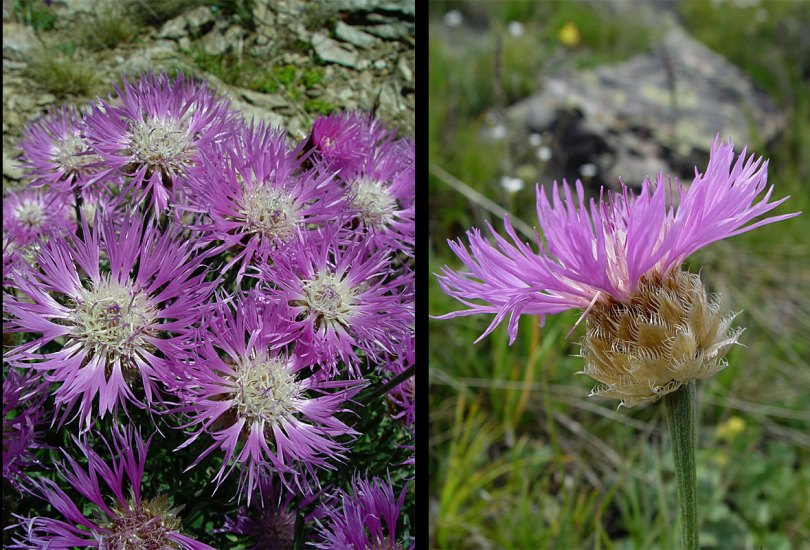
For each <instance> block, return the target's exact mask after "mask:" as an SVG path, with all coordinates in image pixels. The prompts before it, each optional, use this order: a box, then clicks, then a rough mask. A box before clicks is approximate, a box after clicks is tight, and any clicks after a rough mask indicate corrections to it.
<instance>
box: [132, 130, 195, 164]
mask: <svg viewBox="0 0 810 550" xmlns="http://www.w3.org/2000/svg"><path fill="white" fill-rule="evenodd" d="M129 143H130V147H131V151H132V156H133V157H134V158H135V160H136V161H138V162H140V163H142V164H145V165H147V166H149V167H150V168H152V169H162V170H164V171H166V172H175V173H177V172H181V171H182V169H183V167H184V166H185V165H186V164H187V163H188V161H189V160H190V159H191V156H192V153H193V149H192V147H191V144H190V140H189V135H188V130H187V128H186V125H185V124H184V123H183V122H182V121H177V120H172V119H170V118H165V119H164V118H149V119H147V120H142V121H138V123H136V124H134V125H133V126H132V127H131V128H130V136H129Z"/></svg>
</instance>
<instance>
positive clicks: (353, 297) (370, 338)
mask: <svg viewBox="0 0 810 550" xmlns="http://www.w3.org/2000/svg"><path fill="white" fill-rule="evenodd" d="M391 272H392V269H391V265H390V263H389V258H388V255H387V254H386V253H385V252H384V251H378V252H370V251H369V250H368V248H367V247H366V246H365V243H363V242H355V241H347V242H344V243H341V242H340V241H339V237H338V234H337V233H336V232H335V231H332V230H329V229H326V230H324V231H322V232H320V233H319V234H318V235H311V236H310V237H308V238H304V237H299V239H298V241H297V242H296V243H295V245H294V249H293V250H292V251H291V252H290V253H289V254H287V255H283V256H279V257H278V258H277V261H276V264H275V265H273V266H259V277H260V280H261V282H262V285H261V286H260V287H259V288H260V290H261V292H262V293H264V294H265V295H266V296H267V298H268V299H269V300H270V301H274V302H277V303H282V304H288V305H289V318H290V319H291V320H292V325H291V327H290V331H291V337H292V338H293V339H294V341H295V351H296V354H298V355H300V356H301V357H303V358H305V359H306V360H308V361H310V363H311V364H314V363H321V364H322V365H324V366H326V367H327V370H328V371H331V370H332V368H333V367H334V366H335V365H336V364H337V362H338V361H339V360H340V361H342V362H343V363H345V364H346V365H347V366H348V367H349V371H350V372H351V373H352V374H354V375H359V373H360V368H359V359H358V357H357V354H356V352H355V349H361V350H362V351H363V352H364V353H365V355H366V357H368V358H371V359H372V360H375V361H376V360H377V358H378V355H379V354H380V352H389V353H390V352H391V350H392V349H393V348H394V344H395V343H396V342H397V341H399V340H400V339H401V338H402V336H403V335H404V334H405V333H406V332H407V330H408V326H409V324H410V323H411V322H412V319H413V299H412V295H411V294H410V293H409V292H408V290H406V289H404V288H403V285H405V284H406V283H407V278H405V277H403V278H401V280H396V279H394V280H391V278H390V276H391Z"/></svg>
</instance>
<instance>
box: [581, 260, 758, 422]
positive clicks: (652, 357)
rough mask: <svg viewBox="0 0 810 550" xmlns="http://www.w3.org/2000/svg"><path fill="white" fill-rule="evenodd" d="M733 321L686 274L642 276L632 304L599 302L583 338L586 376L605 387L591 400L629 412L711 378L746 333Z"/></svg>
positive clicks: (695, 279)
mask: <svg viewBox="0 0 810 550" xmlns="http://www.w3.org/2000/svg"><path fill="white" fill-rule="evenodd" d="M735 316H736V314H723V312H721V305H720V300H719V297H718V296H712V297H707V296H706V291H705V289H704V288H703V283H701V281H700V277H699V276H698V275H695V274H692V273H688V272H684V271H677V272H671V273H668V274H666V275H660V274H653V275H647V276H645V277H644V278H642V279H641V281H640V282H639V285H638V290H637V291H636V292H635V293H634V294H633V295H632V296H631V297H630V299H628V300H627V301H624V302H618V301H616V300H614V299H609V300H607V301H598V302H597V303H596V304H595V305H594V306H593V308H592V309H591V310H590V312H588V316H587V318H586V322H587V333H586V336H585V338H584V339H583V341H582V357H583V358H585V361H586V366H585V369H584V370H583V371H582V373H583V374H587V375H588V376H590V377H591V378H594V379H596V380H598V381H599V382H601V384H600V385H599V386H597V387H595V388H594V389H593V391H592V392H591V395H603V396H606V397H613V398H616V399H621V400H622V405H624V406H627V407H632V406H633V405H637V404H639V403H647V402H652V401H656V400H658V399H659V398H660V397H661V396H663V395H665V394H667V393H670V392H673V391H675V390H677V389H678V388H679V387H681V385H683V384H685V383H687V382H688V381H689V380H694V379H703V378H708V377H710V376H713V375H714V374H715V373H717V372H719V371H721V370H722V369H724V368H725V367H726V365H727V362H726V360H725V359H724V356H725V354H726V353H727V352H728V350H729V348H731V346H732V345H734V344H736V343H737V340H738V338H739V336H740V334H742V332H743V330H744V329H742V328H731V322H732V320H733V319H734V317H735Z"/></svg>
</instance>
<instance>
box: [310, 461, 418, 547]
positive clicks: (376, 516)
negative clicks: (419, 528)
mask: <svg viewBox="0 0 810 550" xmlns="http://www.w3.org/2000/svg"><path fill="white" fill-rule="evenodd" d="M407 488H408V486H407V484H406V485H405V486H404V487H403V488H402V491H401V492H400V493H399V497H397V496H396V495H395V494H394V489H393V487H392V486H391V479H390V477H389V478H388V479H387V480H382V479H380V478H378V477H375V478H374V479H372V480H371V481H368V480H365V479H362V478H361V477H360V476H359V475H355V478H354V479H353V480H352V484H351V488H350V491H349V492H346V491H343V490H342V489H340V490H338V492H337V495H336V500H337V501H338V505H337V506H336V507H332V506H329V505H327V506H324V507H323V509H322V513H323V515H324V516H325V517H324V521H323V522H321V521H320V520H318V521H317V523H318V526H319V527H318V535H319V536H320V539H321V540H320V541H319V542H316V543H311V544H312V546H313V547H314V548H321V549H324V550H326V549H331V548H345V549H346V550H365V549H367V548H379V549H380V550H404V549H405V548H413V544H414V541H412V540H411V541H398V540H397V538H396V527H397V521H398V519H399V515H400V512H401V511H402V505H403V504H404V503H405V492H406V490H407ZM407 543H410V544H409V545H408V544H407Z"/></svg>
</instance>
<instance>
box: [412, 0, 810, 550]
mask: <svg viewBox="0 0 810 550" xmlns="http://www.w3.org/2000/svg"><path fill="white" fill-rule="evenodd" d="M431 7H432V9H431V15H432V16H433V17H435V18H438V20H439V21H440V18H441V16H442V15H443V13H444V12H445V11H447V10H448V9H452V8H461V9H462V10H464V12H465V14H466V17H467V18H468V19H469V18H471V17H473V15H474V16H475V17H477V18H478V19H476V21H477V22H478V24H482V21H483V20H486V21H487V22H488V27H487V28H488V29H489V30H488V31H482V30H479V31H477V32H476V33H474V37H475V39H474V40H471V41H469V43H468V42H464V38H463V37H461V38H458V37H455V39H454V40H455V42H453V43H452V44H448V41H447V40H446V39H445V38H444V37H442V36H441V35H440V34H439V32H443V31H441V30H440V29H439V28H438V27H434V25H433V24H431V36H430V69H429V71H430V72H429V86H430V98H431V101H430V102H429V103H428V106H427V109H428V111H429V128H428V141H429V145H428V149H429V156H430V162H431V163H435V164H437V165H438V166H440V167H441V168H443V169H444V170H446V171H448V172H450V173H451V174H452V175H454V176H455V177H457V178H458V179H460V180H461V181H462V182H463V184H462V185H467V186H468V187H469V188H470V189H472V190H474V191H475V192H477V193H480V194H481V195H483V196H484V197H485V198H487V199H491V200H493V201H495V202H496V203H498V204H500V205H502V206H504V207H506V208H507V210H509V211H510V212H511V213H512V216H513V219H521V220H525V221H526V222H527V223H529V225H536V214H535V213H534V189H533V187H532V186H527V188H525V189H523V190H521V191H518V192H517V193H514V194H508V193H507V192H506V191H504V190H503V189H501V188H500V186H499V185H497V183H496V182H497V181H498V180H499V179H500V177H501V176H503V175H508V170H507V169H508V166H509V157H510V155H511V151H510V150H509V149H508V145H507V144H506V140H503V141H499V140H493V139H489V138H485V137H483V133H484V130H485V129H487V128H489V127H490V126H491V122H492V121H491V119H490V118H489V116H488V114H487V113H489V112H490V111H491V110H492V109H493V108H494V109H498V108H503V107H505V106H507V105H509V104H510V103H512V102H514V101H516V100H518V99H520V98H521V97H523V96H525V95H526V94H527V93H530V92H531V91H533V90H534V89H535V88H536V87H537V86H538V83H539V79H541V78H542V75H543V74H545V73H547V72H548V71H549V70H553V69H554V68H559V67H561V66H572V67H582V66H593V65H596V64H600V63H604V62H605V61H607V60H616V59H621V58H623V57H627V56H628V55H632V54H633V53H635V52H637V51H640V50H643V49H644V48H645V47H653V46H654V44H655V39H654V37H650V36H649V34H648V35H647V36H646V37H644V36H642V37H638V36H633V34H634V32H635V29H636V28H637V26H638V25H639V23H638V22H635V21H623V20H622V19H621V18H617V16H615V15H605V14H601V13H600V12H599V11H598V10H595V9H594V8H593V7H592V5H590V4H584V3H531V2H498V3H490V4H480V3H476V4H474V5H473V8H468V5H467V4H464V3H459V2H454V3H439V2H437V3H431ZM760 9H763V10H765V11H764V12H757V10H760ZM807 11H808V8H807V6H804V5H802V4H801V3H789V2H772V3H766V2H762V3H760V5H759V6H754V7H736V6H734V5H731V4H728V3H724V4H722V5H719V6H715V5H714V4H712V3H709V2H686V3H684V5H683V6H682V7H681V8H680V11H679V13H678V15H679V17H680V18H681V19H682V22H684V23H685V26H686V28H687V29H688V30H689V32H690V33H691V34H692V35H693V36H695V37H696V38H698V39H699V40H702V41H704V42H705V43H706V44H708V45H709V46H710V47H712V48H714V49H715V50H716V51H718V52H719V53H721V54H722V55H724V56H725V57H726V58H728V59H730V60H731V61H733V62H735V63H736V64H738V66H740V67H741V68H742V69H743V71H745V72H746V73H748V74H749V75H750V76H751V78H752V79H753V80H754V81H755V82H756V83H758V84H759V85H760V86H762V87H763V89H765V90H766V91H767V92H768V93H769V94H770V95H771V97H772V98H773V99H774V100H775V101H776V102H777V104H778V105H779V106H780V108H781V109H782V110H783V111H784V112H785V114H786V119H787V120H788V125H787V127H786V129H785V132H784V133H783V135H782V136H781V137H780V138H779V140H778V141H777V142H775V143H773V144H770V146H769V148H768V149H765V148H764V147H758V148H757V149H756V151H757V153H758V154H762V155H765V156H766V157H768V158H770V166H769V181H771V182H773V183H774V184H775V185H776V190H775V193H774V196H775V197H782V196H785V195H791V199H790V201H788V203H787V204H785V205H783V206H782V207H780V208H779V209H778V210H777V213H786V212H790V211H796V210H802V211H804V212H807V211H808V207H809V206H810V204H809V203H810V192H808V185H810V125H809V124H808V123H807V121H808V120H810V99H808V98H807V95H806V86H807V81H806V78H807V77H806V76H805V75H806V74H807V73H808V71H807V63H808V62H810V61H808V60H810V56H808V55H806V54H805V55H802V51H803V50H800V48H802V47H804V48H806V44H805V45H804V46H802V44H804V43H803V42H802V41H801V40H799V39H798V38H797V35H795V33H796V32H800V29H802V28H805V27H806V26H807V25H808V24H810V14H807V13H806V12H807ZM471 13H473V15H471ZM763 14H764V15H763ZM757 18H759V19H757ZM512 20H521V21H522V22H523V24H524V27H525V33H524V35H523V36H517V37H516V36H511V35H509V34H508V32H506V31H505V29H506V25H507V23H508V22H509V21H512ZM567 22H573V24H575V25H576V26H577V28H578V29H579V30H580V43H579V44H578V45H576V46H575V47H569V46H564V45H561V44H560V42H559V38H558V32H559V30H560V29H561V28H562V25H564V24H565V23H567ZM439 25H441V23H439ZM628 29H629V30H628ZM622 31H625V32H624V34H623V33H622ZM497 33H500V35H501V40H502V42H501V47H500V48H501V49H500V50H498V49H497V48H496V46H497V44H498V41H497V40H496V37H495V35H496V34H497ZM741 34H742V35H743V36H744V37H745V39H744V40H743V39H740V36H741ZM497 51H500V61H497V60H498V59H499V58H498V57H497V54H496V52H497ZM553 178H554V175H553V174H543V173H540V176H539V179H540V180H541V181H546V180H551V179H553ZM429 196H430V202H429V212H430V214H429V225H430V226H429V234H430V241H429V250H428V263H429V269H430V271H431V273H435V272H438V271H439V269H440V268H441V266H442V265H445V264H447V265H450V266H451V267H453V268H458V267H460V262H459V261H458V260H457V259H456V258H455V257H454V256H453V255H452V253H451V252H450V250H449V249H448V247H447V245H446V242H445V241H446V239H448V238H451V239H455V238H458V237H461V236H463V233H464V231H465V230H466V229H468V228H469V227H470V226H477V227H482V225H483V223H484V222H485V221H486V220H491V221H493V225H494V227H495V228H496V229H498V228H500V227H502V225H501V223H500V221H499V220H497V219H495V218H496V217H495V216H493V215H492V214H491V213H489V212H488V211H487V209H486V207H485V203H484V202H482V201H476V202H471V201H470V200H469V199H468V198H467V196H465V195H462V194H461V193H459V192H457V191H456V190H454V189H453V188H451V187H450V186H449V185H447V184H446V183H445V182H444V181H443V179H442V178H440V177H438V176H437V175H436V174H432V175H431V177H430V179H429ZM808 232H810V218H808V216H807V214H804V215H802V216H800V217H798V218H795V219H792V220H789V221H786V222H780V223H779V224H776V225H773V226H766V227H763V228H760V229H757V230H755V231H752V232H750V233H746V234H743V235H740V236H737V237H734V238H733V239H730V240H728V241H724V242H720V243H715V244H713V245H711V246H710V247H708V248H707V249H705V250H703V251H701V252H700V253H698V254H696V255H695V256H694V257H693V258H690V266H691V267H692V269H693V270H697V269H699V268H700V266H702V269H703V271H702V277H703V279H704V282H705V283H706V284H707V285H708V286H709V287H710V288H711V289H713V290H722V291H723V293H724V295H725V296H726V297H727V300H728V303H729V305H730V308H731V309H733V310H735V311H739V310H742V313H741V314H740V316H739V317H738V318H737V323H738V324H739V325H740V326H744V327H746V332H745V334H744V335H743V337H742V343H743V344H744V345H745V347H743V346H737V347H735V348H734V349H733V350H732V351H731V353H730V354H729V356H728V360H729V367H728V368H727V369H725V370H724V371H723V372H721V373H720V374H719V375H717V376H716V377H714V378H713V379H711V380H707V381H704V382H701V383H699V384H698V391H699V394H700V402H699V404H700V411H699V424H700V427H699V448H698V456H697V461H698V472H697V474H698V499H699V513H700V517H701V522H702V523H701V528H700V531H701V543H702V545H703V547H705V548H727V547H734V548H743V547H750V548H759V547H763V548H794V547H800V546H801V544H802V543H803V542H804V541H806V540H810V521H808V519H807V518H810V504H809V503H810V483H808V481H807V480H808V477H809V476H810V438H808V437H807V435H806V434H807V433H810V420H808V418H810V415H809V414H808V405H807V403H808V402H810V390H808V388H810V370H809V369H808V366H810V365H809V364H808V363H810V361H808V357H810V345H809V344H808V342H807V338H806V334H807V332H808V330H810V308H809V307H808V304H807V291H808V289H810V278H808V277H810V276H809V275H808V274H810V260H808V258H810V249H808V245H807V240H806V235H807V234H808ZM428 290H429V306H428V310H429V313H431V314H434V315H436V314H441V313H446V312H449V311H453V310H456V309H458V308H459V304H458V303H457V302H456V301H454V300H453V299H451V298H449V297H448V296H446V295H444V294H443V293H442V292H441V290H440V288H439V286H438V284H437V282H436V280H435V278H434V277H431V278H430V283H429V289H428ZM577 318H578V313H577V312H569V313H567V314H563V315H558V316H553V317H549V318H548V319H547V320H546V324H545V326H543V327H542V328H541V327H539V326H538V325H537V323H536V322H535V320H534V319H531V318H524V319H522V320H521V322H520V328H519V335H518V339H517V341H516V342H515V344H514V345H513V346H512V347H509V346H508V345H507V342H508V338H507V335H506V329H505V327H503V326H502V327H499V328H498V329H496V330H495V331H494V332H493V333H492V334H491V335H490V336H489V337H487V338H485V339H484V340H482V341H481V342H479V343H478V344H473V343H472V342H473V341H474V340H475V339H476V338H478V336H479V335H480V334H481V333H482V332H483V331H484V330H485V329H486V327H487V325H488V324H489V322H490V321H491V318H485V316H477V317H465V318H456V319H452V320H447V321H437V320H431V321H430V322H429V334H430V339H431V345H430V347H429V366H430V397H429V404H430V423H431V433H430V440H429V441H430V462H429V471H430V474H429V475H430V500H431V518H432V519H431V532H430V547H432V548H621V549H624V548H671V547H676V546H677V542H678V536H679V533H678V530H677V523H676V519H677V518H676V517H675V510H676V509H677V506H676V503H675V485H674V472H673V467H672V460H671V456H670V449H669V442H668V437H667V436H666V429H665V423H664V415H663V411H661V410H660V407H657V406H652V407H647V408H636V409H629V410H628V409H622V410H618V411H617V410H616V403H615V402H612V401H607V400H597V398H587V394H588V392H589V391H590V388H591V387H592V385H593V382H592V381H591V380H589V379H587V378H585V377H582V376H575V373H576V372H577V371H579V370H581V369H582V367H583V365H582V363H581V359H579V358H577V357H573V355H574V354H575V353H577V351H578V346H577V344H576V342H577V341H578V339H579V338H580V335H581V334H582V329H581V328H579V329H577V330H576V331H575V332H574V333H573V334H572V335H571V337H570V338H566V336H565V335H566V334H567V333H568V331H569V330H570V328H571V327H572V326H573V325H574V323H575V322H576V320H577Z"/></svg>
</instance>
